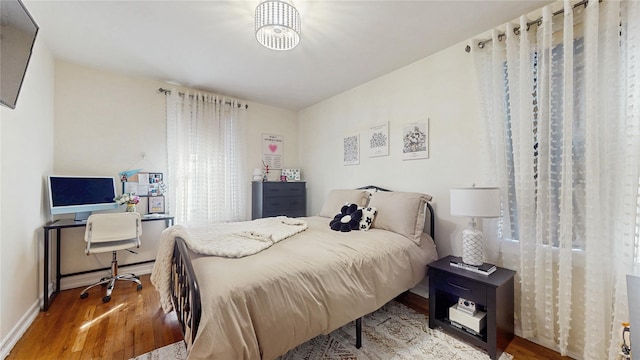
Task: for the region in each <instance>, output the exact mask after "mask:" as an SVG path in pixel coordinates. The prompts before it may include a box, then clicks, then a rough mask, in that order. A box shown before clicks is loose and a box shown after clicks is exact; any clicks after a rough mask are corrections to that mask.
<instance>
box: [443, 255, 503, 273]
mask: <svg viewBox="0 0 640 360" xmlns="http://www.w3.org/2000/svg"><path fill="white" fill-rule="evenodd" d="M449 265H451V266H453V267H457V268H460V269H464V270H469V271H472V272H474V273H477V274H482V275H491V274H492V273H493V272H494V271H496V269H497V267H496V266H495V265H492V264H489V263H483V264H482V265H469V264H465V263H464V262H463V261H462V259H461V258H459V257H454V258H452V259H451V261H449Z"/></svg>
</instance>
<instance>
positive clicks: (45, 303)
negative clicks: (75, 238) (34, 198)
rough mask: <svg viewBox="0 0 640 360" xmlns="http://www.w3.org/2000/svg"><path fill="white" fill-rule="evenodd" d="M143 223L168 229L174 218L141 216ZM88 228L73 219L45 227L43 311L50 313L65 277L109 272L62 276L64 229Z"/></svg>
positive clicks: (52, 223) (55, 221)
mask: <svg viewBox="0 0 640 360" xmlns="http://www.w3.org/2000/svg"><path fill="white" fill-rule="evenodd" d="M141 219H142V222H143V223H144V222H147V221H161V220H162V221H164V222H165V224H166V225H167V227H169V226H171V225H173V216H169V215H157V216H144V215H143V216H141ZM85 226H87V222H86V221H75V220H73V219H60V220H54V221H50V222H48V223H46V224H45V225H44V226H43V229H44V269H43V272H42V273H43V281H42V283H43V289H44V292H43V298H44V300H43V305H42V311H48V310H49V305H51V302H52V301H53V299H54V298H55V297H56V295H57V294H58V293H59V292H60V279H62V278H63V277H65V276H73V275H80V274H87V273H91V272H95V271H103V270H107V269H109V268H104V269H95V270H88V271H81V272H76V273H71V274H61V273H60V239H61V234H62V229H67V228H77V227H85ZM52 230H55V231H56V247H55V253H56V254H55V255H56V286H55V288H54V289H53V292H52V293H51V297H49V263H50V258H51V240H50V236H49V235H50V233H51V231H52ZM153 261H155V260H147V261H141V262H137V263H132V264H125V265H122V266H127V265H138V264H144V263H149V262H153Z"/></svg>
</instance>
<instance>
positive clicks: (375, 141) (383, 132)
mask: <svg viewBox="0 0 640 360" xmlns="http://www.w3.org/2000/svg"><path fill="white" fill-rule="evenodd" d="M368 140H369V157H376V156H388V155H389V122H386V123H384V124H380V125H376V126H372V127H371V128H369V139H368Z"/></svg>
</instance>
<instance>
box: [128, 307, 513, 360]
mask: <svg viewBox="0 0 640 360" xmlns="http://www.w3.org/2000/svg"><path fill="white" fill-rule="evenodd" d="M355 341H356V340H355V324H354V323H350V324H348V325H345V326H343V327H341V328H339V329H337V330H335V331H333V332H332V333H330V334H329V335H320V336H317V337H315V338H313V339H311V340H309V341H307V342H306V343H304V344H302V345H300V346H298V347H297V348H295V349H293V350H291V351H289V352H288V353H286V354H285V355H283V356H281V357H280V358H279V360H302V359H304V360H319V359H323V360H364V359H376V360H390V359H394V360H400V359H407V360H408V359H412V360H413V359H448V360H449V359H460V360H476V359H477V360H486V359H489V356H488V355H487V353H486V352H485V351H483V350H482V349H479V348H477V347H475V346H472V345H469V344H467V343H465V342H463V341H462V340H459V339H458V338H457V337H455V336H451V335H449V334H447V333H445V332H444V331H442V330H440V329H438V328H436V329H433V330H432V329H429V321H428V320H427V316H426V315H424V314H421V313H418V312H416V311H414V310H413V309H411V308H408V307H406V306H404V305H402V304H400V303H398V302H396V301H391V302H390V303H388V304H387V305H385V306H383V307H382V308H380V309H379V310H377V311H375V312H373V313H371V314H369V315H367V316H365V317H364V318H363V319H362V348H360V349H356V348H355V346H354V344H355ZM186 358H187V356H186V350H185V348H184V342H182V341H180V342H177V343H175V344H171V345H168V346H165V347H163V348H160V349H156V350H154V351H152V352H149V353H146V354H143V355H140V356H138V357H136V358H135V360H170V359H171V360H174V359H176V360H182V359H186ZM512 359H513V356H511V355H510V354H507V353H503V354H502V356H500V360H512Z"/></svg>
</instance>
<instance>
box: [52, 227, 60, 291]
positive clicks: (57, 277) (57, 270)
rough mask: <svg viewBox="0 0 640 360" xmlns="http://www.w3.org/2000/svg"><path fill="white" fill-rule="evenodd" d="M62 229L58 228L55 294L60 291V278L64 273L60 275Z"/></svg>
mask: <svg viewBox="0 0 640 360" xmlns="http://www.w3.org/2000/svg"><path fill="white" fill-rule="evenodd" d="M61 230H62V229H60V228H58V229H56V288H55V290H54V291H53V292H54V294H57V293H59V292H60V279H61V278H62V275H60V231H61Z"/></svg>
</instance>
